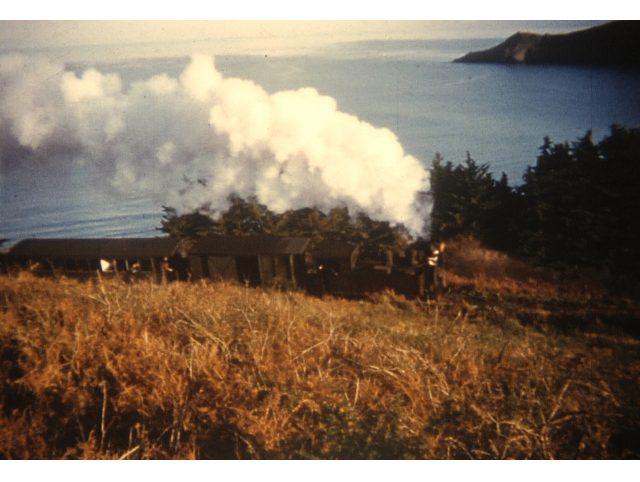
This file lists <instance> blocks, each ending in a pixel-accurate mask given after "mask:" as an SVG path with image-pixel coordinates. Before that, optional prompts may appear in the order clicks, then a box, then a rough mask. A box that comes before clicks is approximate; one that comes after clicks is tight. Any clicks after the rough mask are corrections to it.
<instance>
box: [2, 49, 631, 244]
mask: <svg viewBox="0 0 640 482" xmlns="http://www.w3.org/2000/svg"><path fill="white" fill-rule="evenodd" d="M498 42H499V39H478V40H469V39H465V40H462V39H457V40H438V41H435V40H434V41H423V40H416V41H375V42H352V43H347V44H340V45H336V46H333V47H330V48H325V49H324V50H322V51H319V52H316V53H311V54H306V55H299V56H293V57H272V56H268V55H260V56H218V57H216V67H217V69H218V70H219V71H221V72H222V73H223V75H225V76H228V77H241V78H244V79H249V80H252V81H254V82H256V83H257V84H259V85H261V86H262V87H263V88H265V89H266V90H267V91H268V92H270V93H273V92H276V91H280V90H288V89H298V88H302V87H313V88H315V89H317V90H318V92H319V93H320V94H322V95H327V96H331V97H333V98H334V99H335V100H336V102H337V105H338V108H339V110H341V111H343V112H346V113H349V114H353V115H355V116H357V117H359V118H360V119H361V120H363V121H366V122H369V123H370V124H373V125H374V126H376V127H386V128H388V129H390V130H391V131H393V132H394V133H395V134H396V135H397V136H398V139H399V141H400V142H401V143H402V145H403V147H404V149H405V151H406V152H407V153H409V154H411V155H412V156H414V157H416V158H418V159H419V160H421V162H423V164H424V165H425V168H428V167H429V166H430V165H431V162H432V159H433V158H434V156H435V155H436V153H439V154H440V155H441V156H443V157H444V159H445V161H451V162H453V163H454V164H455V163H458V162H463V161H464V160H465V159H466V157H467V152H468V153H469V155H470V156H471V157H472V158H473V159H474V160H475V161H476V162H478V163H480V164H485V163H486V164H489V165H490V168H491V171H492V172H493V173H495V175H496V176H497V177H499V176H500V175H501V174H502V173H503V172H504V173H506V174H507V176H508V179H509V181H510V183H511V184H512V185H516V184H518V183H520V182H521V179H522V175H523V173H524V171H525V169H526V167H527V166H529V165H535V162H536V156H537V154H538V152H539V147H540V146H541V145H542V143H543V139H544V137H545V136H548V137H550V138H551V140H552V141H554V142H564V141H569V142H571V141H575V140H577V139H578V138H579V137H581V136H583V135H585V133H586V132H587V131H588V130H591V131H592V132H593V138H594V140H595V141H598V140H600V139H601V138H603V137H604V136H606V135H607V133H608V132H609V129H610V126H611V125H612V124H614V123H615V124H619V125H622V126H626V127H638V126H640V71H639V70H637V69H621V68H594V67H578V66H519V65H492V64H460V63H453V62H452V60H453V59H454V58H456V57H458V56H460V55H462V54H464V53H465V52H466V51H468V50H476V49H478V48H486V47H488V46H491V45H494V44H496V43H498ZM211 53H215V52H211ZM188 62H189V59H188V58H187V57H180V58H162V59H147V60H145V59H142V60H135V61H131V60H130V61H126V62H109V63H100V62H95V63H93V64H87V63H83V64H75V65H74V64H71V65H69V66H68V67H69V68H71V69H72V70H75V71H77V72H81V71H82V70H84V69H85V68H88V67H90V66H94V67H96V68H98V69H99V70H101V71H103V72H112V73H118V74H119V75H120V76H121V78H122V80H123V84H124V86H125V88H126V86H127V85H128V84H129V83H131V82H132V81H135V80H143V79H147V78H149V77H151V76H153V75H156V74H159V73H166V74H168V75H170V76H173V77H177V76H178V75H179V74H180V72H181V71H182V70H183V69H184V67H185V66H186V65H187V64H188ZM96 182H100V180H96V179H89V178H87V174H86V173H84V172H83V170H82V168H81V167H75V168H73V169H70V168H64V169H62V168H60V167H57V166H53V167H52V166H42V165H21V166H19V167H17V168H14V169H12V170H10V171H9V170H8V169H6V168H4V167H3V171H2V173H1V176H0V238H9V239H10V240H11V241H10V242H9V244H11V243H12V242H15V240H18V239H23V238H27V237H58V238H60V237H121V236H124V237H134V236H156V235H160V232H159V231H158V230H157V228H158V227H159V226H160V221H161V217H162V207H161V202H158V201H157V200H151V199H146V198H143V197H140V196H139V195H137V194H136V193H135V192H131V193H128V194H124V195H121V196H118V197H117V198H114V197H113V196H112V195H109V194H107V192H106V190H101V189H99V188H96Z"/></svg>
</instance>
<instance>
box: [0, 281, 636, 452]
mask: <svg viewBox="0 0 640 482" xmlns="http://www.w3.org/2000/svg"><path fill="white" fill-rule="evenodd" d="M463 275H464V273H463V274H458V275H455V274H451V277H450V280H451V283H452V286H453V289H452V291H451V293H450V294H448V295H445V296H443V297H442V298H440V299H439V300H431V301H428V302H426V301H407V300H404V299H402V298H399V297H397V296H395V295H393V294H390V293H384V294H380V295H377V296H375V297H374V298H372V299H370V300H366V301H348V300H339V299H316V298H312V297H309V296H306V295H304V294H300V293H292V292H289V293H280V292H270V291H262V290H254V289H247V288H244V287H241V286H236V285H230V284H204V283H203V284H183V283H175V284H170V285H165V286H162V285H154V284H147V283H136V284H126V283H122V282H119V281H117V280H110V281H104V282H102V283H97V282H93V283H92V282H89V283H82V282H78V281H74V280H68V279H59V280H46V279H39V278H35V277H33V276H31V275H28V274H26V273H23V274H20V275H18V276H17V277H1V278H0V322H1V323H0V347H1V353H0V404H1V405H2V407H1V410H0V433H1V434H2V437H0V457H2V458H45V459H52V458H55V459H57V458H85V459H86V458H89V459H95V458H269V459H272V458H341V459H344V458H393V459H399V458H439V459H440V458H572V459H573V458H629V457H630V458H638V457H640V444H639V442H638V441H639V440H640V411H639V406H638V405H639V401H640V388H639V386H638V379H639V375H640V356H639V355H640V342H639V341H638V340H637V338H636V337H634V336H633V335H630V334H629V331H628V330H626V328H628V326H627V325H628V324H629V323H631V321H629V320H633V319H634V318H635V315H636V314H637V312H636V308H635V304H634V303H633V302H631V301H629V300H618V301H616V302H612V301H610V300H609V301H608V300H606V299H605V298H597V297H596V295H593V294H592V295H591V296H592V297H595V298H594V299H592V300H591V299H590V300H586V298H585V296H586V295H584V294H583V295H580V296H578V295H575V293H574V295H575V296H574V295H571V296H574V297H573V298H572V297H571V296H569V295H567V297H566V298H558V296H560V295H558V293H557V292H554V291H553V289H552V288H549V290H550V291H545V289H546V288H545V287H544V286H542V285H539V286H538V291H536V290H535V289H534V288H531V287H529V288H527V285H526V283H522V286H523V287H524V288H523V290H521V291H518V290H515V289H514V290H509V289H507V288H505V287H504V286H503V287H495V286H494V287H493V288H492V287H491V286H489V285H490V283H488V282H487V283H485V284H486V286H480V285H481V283H479V282H477V283H476V285H473V283H472V276H471V275H470V274H468V273H467V276H468V277H467V278H465V277H464V276H463ZM476 281H477V280H476ZM585 300H586V301H585ZM554 303H555V304H554ZM554 307H555V308H554ZM559 312H562V313H563V316H564V317H560V318H554V313H559ZM605 314H608V315H609V317H610V320H608V319H607V320H604V321H603V318H602V317H603V316H604V315H605ZM617 317H621V318H625V319H626V320H627V322H626V324H625V325H624V326H620V327H619V326H615V325H610V324H607V322H608V321H612V320H614V319H617ZM568 320H573V323H568ZM588 320H590V321H588ZM587 321H588V322H587ZM567 323H568V324H567ZM563 324H564V325H563ZM625 330H626V331H625Z"/></svg>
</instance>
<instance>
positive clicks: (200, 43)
mask: <svg viewBox="0 0 640 482" xmlns="http://www.w3.org/2000/svg"><path fill="white" fill-rule="evenodd" d="M597 23H599V22H598V21H588V20H578V21H562V20H561V21H557V20H543V21H527V20H520V21H488V20H485V21H475V20H458V21H442V20H405V21H397V20H396V21H393V20H329V21H326V20H325V21H320V20H298V21H294V20H284V21H283V20H231V21H225V20H212V21H202V20H198V21H177V20H155V21H142V20H111V21H104V20H103V21H95V20H38V21H34V20H11V21H2V22H0V49H2V50H3V51H5V52H6V51H21V52H36V53H45V54H48V55H49V56H54V57H56V58H57V59H61V60H65V61H82V60H88V59H90V58H100V59H102V60H119V59H126V58H147V57H171V56H182V55H188V54H190V53H192V52H194V51H211V50H215V51H216V52H217V53H218V54H249V55H252V54H254V55H255V54H268V55H300V54H308V53H314V52H317V51H319V50H321V49H322V48H323V47H326V46H328V45H330V44H334V43H339V42H349V41H361V40H398V39H442V38H495V39H498V38H505V37H507V36H509V35H511V34H512V33H514V32H516V31H522V30H526V31H535V32H539V33H560V32H567V31H571V30H576V29H580V28H586V27H590V26H592V25H594V24H597Z"/></svg>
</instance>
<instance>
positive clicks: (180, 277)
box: [0, 235, 437, 297]
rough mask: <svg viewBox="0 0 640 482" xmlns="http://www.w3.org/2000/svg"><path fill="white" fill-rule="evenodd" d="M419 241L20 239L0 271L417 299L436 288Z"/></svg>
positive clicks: (431, 265)
mask: <svg viewBox="0 0 640 482" xmlns="http://www.w3.org/2000/svg"><path fill="white" fill-rule="evenodd" d="M432 261H433V258H430V257H429V254H428V253H427V250H426V249H424V247H423V246H418V245H414V246H411V247H409V248H406V249H404V250H399V249H394V248H392V247H390V246H382V247H380V248H379V249H378V252H377V253H376V254H375V255H374V256H372V255H371V253H367V254H366V255H363V253H362V252H361V246H359V245H356V244H352V243H348V242H344V241H337V240H324V241H320V242H319V243H315V244H314V243H312V240H311V238H306V237H278V236H263V235H255V236H223V235H220V236H208V237H205V238H201V239H198V240H180V239H175V238H170V237H161V238H160V237H158V238H118V239H25V240H22V241H20V242H18V243H17V244H15V245H14V246H13V247H12V248H11V249H10V250H9V251H8V252H7V253H5V254H3V255H2V257H1V258H0V270H2V271H3V272H5V273H6V272H12V271H16V270H29V271H31V272H33V273H36V274H38V275H43V276H68V277H74V278H81V279H88V278H92V277H95V276H100V277H122V278H123V279H126V280H135V279H153V280H155V281H157V282H172V281H195V280H235V281H238V282H240V283H243V284H245V285H247V286H252V287H258V286H260V287H278V288H283V289H302V290H305V291H307V292H308V293H310V294H314V295H323V294H331V295H336V296H347V297H353V296H363V295H366V294H367V293H371V292H376V291H381V290H384V289H392V290H394V291H395V292H397V293H399V294H402V295H405V296H407V297H423V296H425V295H426V294H428V293H429V292H431V291H434V290H435V289H436V287H437V276H436V273H435V270H436V265H435V264H434V263H433V262H432Z"/></svg>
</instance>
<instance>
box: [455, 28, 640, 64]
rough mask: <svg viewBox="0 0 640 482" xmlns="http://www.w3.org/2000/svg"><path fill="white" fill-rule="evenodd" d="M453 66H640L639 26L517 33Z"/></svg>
mask: <svg viewBox="0 0 640 482" xmlns="http://www.w3.org/2000/svg"><path fill="white" fill-rule="evenodd" d="M454 62H467V63H500V64H577V65H635V66H640V22H638V21H629V20H624V21H615V22H609V23H606V24H604V25H599V26H597V27H593V28H590V29H586V30H580V31H577V32H572V33H568V34H560V35H549V34H545V35H540V34H536V33H524V32H518V33H516V34H515V35H512V36H511V37H509V38H508V39H507V40H505V41H504V42H502V43H501V44H499V45H496V46H495V47H492V48H490V49H487V50H482V51H478V52H470V53H468V54H466V55H465V56H463V57H460V58H459V59H456V60H455V61H454Z"/></svg>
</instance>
